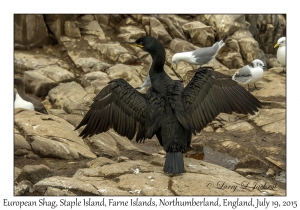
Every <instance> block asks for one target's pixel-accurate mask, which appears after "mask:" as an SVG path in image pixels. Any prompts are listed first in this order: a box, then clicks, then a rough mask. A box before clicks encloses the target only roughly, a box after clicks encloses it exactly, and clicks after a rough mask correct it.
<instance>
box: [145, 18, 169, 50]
mask: <svg viewBox="0 0 300 210" xmlns="http://www.w3.org/2000/svg"><path fill="white" fill-rule="evenodd" d="M149 20H150V35H151V36H153V37H155V38H157V39H158V40H159V41H161V42H162V44H163V45H167V44H169V43H170V42H171V41H172V37H171V36H170V35H169V33H168V32H167V30H166V29H165V28H164V26H163V25H162V24H161V22H160V21H159V20H157V19H156V18H155V17H150V19H149Z"/></svg>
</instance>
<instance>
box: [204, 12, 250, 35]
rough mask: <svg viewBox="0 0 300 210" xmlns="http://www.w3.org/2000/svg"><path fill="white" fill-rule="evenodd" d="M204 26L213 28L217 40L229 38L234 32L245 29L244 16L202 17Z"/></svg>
mask: <svg viewBox="0 0 300 210" xmlns="http://www.w3.org/2000/svg"><path fill="white" fill-rule="evenodd" d="M204 18H205V19H206V20H204V23H205V24H208V25H210V26H212V27H213V30H215V31H216V32H217V34H218V38H219V39H222V38H223V37H225V36H226V35H229V36H231V35H232V34H233V33H234V32H235V31H237V30H240V29H245V28H246V21H245V15H242V14H234V15H204Z"/></svg>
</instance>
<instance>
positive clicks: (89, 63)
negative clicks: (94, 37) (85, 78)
mask: <svg viewBox="0 0 300 210" xmlns="http://www.w3.org/2000/svg"><path fill="white" fill-rule="evenodd" d="M72 58H73V61H74V63H75V64H76V66H77V68H81V69H82V70H83V72H85V73H89V72H92V71H103V72H105V71H106V69H108V68H109V67H111V66H112V65H111V64H108V63H105V62H103V61H100V60H99V59H96V58H93V57H84V58H83V57H79V56H78V57H77V56H76V57H72Z"/></svg>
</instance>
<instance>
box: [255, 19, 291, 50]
mask: <svg viewBox="0 0 300 210" xmlns="http://www.w3.org/2000/svg"><path fill="white" fill-rule="evenodd" d="M255 26H256V27H257V30H258V36H257V40H258V42H259V46H261V49H262V50H263V51H264V52H265V53H273V54H275V53H276V49H274V44H275V43H277V40H278V39H279V38H280V37H282V36H284V35H283V34H284V32H285V30H286V18H285V17H284V16H283V15H282V14H265V15H258V18H257V21H256V23H255Z"/></svg>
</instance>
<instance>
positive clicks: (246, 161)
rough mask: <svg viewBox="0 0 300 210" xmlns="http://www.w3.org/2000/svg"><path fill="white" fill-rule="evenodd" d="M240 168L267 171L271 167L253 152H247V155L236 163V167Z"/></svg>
mask: <svg viewBox="0 0 300 210" xmlns="http://www.w3.org/2000/svg"><path fill="white" fill-rule="evenodd" d="M239 168H252V169H260V170H262V171H264V172H266V171H267V170H268V168H269V164H268V163H266V162H265V161H263V160H261V159H260V158H258V157H255V156H253V155H251V154H247V155H246V156H245V157H243V158H242V159H240V161H239V162H238V163H237V164H236V165H235V169H239Z"/></svg>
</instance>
